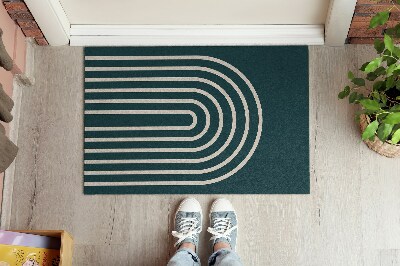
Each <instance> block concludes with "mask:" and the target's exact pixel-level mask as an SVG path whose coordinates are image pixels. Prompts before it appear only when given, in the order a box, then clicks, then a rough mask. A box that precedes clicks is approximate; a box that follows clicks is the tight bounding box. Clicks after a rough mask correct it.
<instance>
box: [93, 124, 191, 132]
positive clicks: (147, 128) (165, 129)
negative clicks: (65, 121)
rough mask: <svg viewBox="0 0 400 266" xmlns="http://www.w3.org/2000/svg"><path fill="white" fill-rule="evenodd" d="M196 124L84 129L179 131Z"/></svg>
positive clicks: (188, 128) (186, 129)
mask: <svg viewBox="0 0 400 266" xmlns="http://www.w3.org/2000/svg"><path fill="white" fill-rule="evenodd" d="M195 126H196V125H195V124H192V125H190V126H165V127H160V126H154V127H152V126H148V127H85V131H140V130H147V131H157V130H158V131H172V130H180V131H189V130H192V129H193V128H194V127H195Z"/></svg>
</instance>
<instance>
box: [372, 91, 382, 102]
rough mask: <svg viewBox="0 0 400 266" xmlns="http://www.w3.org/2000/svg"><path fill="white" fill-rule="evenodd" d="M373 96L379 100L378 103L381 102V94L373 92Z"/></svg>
mask: <svg viewBox="0 0 400 266" xmlns="http://www.w3.org/2000/svg"><path fill="white" fill-rule="evenodd" d="M371 95H372V97H373V98H374V99H375V100H377V101H380V100H381V95H380V94H379V92H377V91H373V92H371Z"/></svg>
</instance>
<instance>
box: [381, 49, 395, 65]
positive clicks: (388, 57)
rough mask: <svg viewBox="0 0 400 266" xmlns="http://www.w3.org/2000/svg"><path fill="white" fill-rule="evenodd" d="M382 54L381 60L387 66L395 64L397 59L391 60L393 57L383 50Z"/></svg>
mask: <svg viewBox="0 0 400 266" xmlns="http://www.w3.org/2000/svg"><path fill="white" fill-rule="evenodd" d="M383 54H384V55H383V60H384V61H386V62H387V65H388V66H391V65H393V64H394V63H396V62H397V59H396V58H393V55H392V53H391V52H390V51H389V50H385V51H384V52H383Z"/></svg>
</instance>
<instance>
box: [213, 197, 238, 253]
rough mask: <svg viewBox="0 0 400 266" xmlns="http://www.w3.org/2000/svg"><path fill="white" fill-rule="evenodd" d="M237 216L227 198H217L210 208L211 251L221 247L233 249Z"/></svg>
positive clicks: (234, 246)
mask: <svg viewBox="0 0 400 266" xmlns="http://www.w3.org/2000/svg"><path fill="white" fill-rule="evenodd" d="M237 225H238V224H237V218H236V213H235V209H234V208H233V206H232V204H231V203H230V201H229V200H227V199H217V200H215V201H214V203H213V204H212V206H211V210H210V227H209V228H208V229H207V231H208V232H209V233H211V234H212V235H213V236H212V237H211V239H210V240H211V241H212V247H213V251H217V250H219V249H221V248H230V249H232V250H235V248H236V238H237Z"/></svg>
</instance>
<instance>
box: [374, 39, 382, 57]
mask: <svg viewBox="0 0 400 266" xmlns="http://www.w3.org/2000/svg"><path fill="white" fill-rule="evenodd" d="M374 47H375V50H376V52H377V53H378V54H380V53H382V52H383V50H385V43H384V42H383V41H381V40H379V39H375V40H374Z"/></svg>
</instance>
